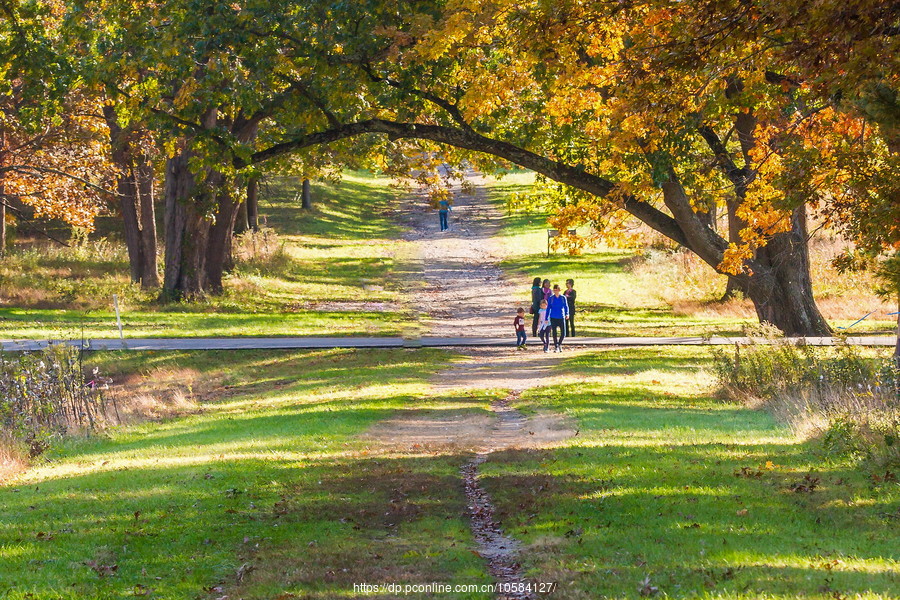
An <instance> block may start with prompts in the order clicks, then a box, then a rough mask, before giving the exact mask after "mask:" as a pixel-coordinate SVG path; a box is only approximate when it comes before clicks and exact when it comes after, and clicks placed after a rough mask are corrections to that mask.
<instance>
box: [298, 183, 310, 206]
mask: <svg viewBox="0 0 900 600" xmlns="http://www.w3.org/2000/svg"><path fill="white" fill-rule="evenodd" d="M301 190H302V191H301V192H300V199H301V200H300V207H301V208H303V209H305V210H310V209H312V196H311V194H310V189H309V179H304V180H303V187H302V188H301Z"/></svg>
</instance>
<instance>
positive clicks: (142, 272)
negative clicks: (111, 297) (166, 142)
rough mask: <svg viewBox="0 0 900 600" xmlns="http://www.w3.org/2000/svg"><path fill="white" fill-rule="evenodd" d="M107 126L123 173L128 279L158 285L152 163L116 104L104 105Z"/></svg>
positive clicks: (119, 185)
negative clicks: (121, 119) (136, 143)
mask: <svg viewBox="0 0 900 600" xmlns="http://www.w3.org/2000/svg"><path fill="white" fill-rule="evenodd" d="M103 116H104V117H105V119H106V124H107V126H108V127H109V137H110V145H111V147H112V159H113V162H114V163H115V165H116V166H117V167H118V168H119V169H120V171H121V172H122V175H121V176H120V177H119V181H118V182H117V184H116V191H117V193H118V196H119V209H120V210H121V212H122V225H123V232H124V234H125V246H126V247H127V248H128V264H129V268H130V271H131V281H133V282H135V283H140V284H141V287H143V288H145V289H146V288H153V287H158V286H159V267H158V264H157V258H156V244H157V239H156V214H155V207H154V201H155V198H154V192H153V188H154V186H153V166H152V165H151V164H150V161H149V159H148V158H147V157H146V156H145V155H144V154H143V153H142V152H140V151H139V150H138V151H136V150H135V148H134V145H133V144H132V142H131V139H130V138H131V136H132V134H133V133H134V132H133V131H131V130H126V129H122V127H120V126H119V122H118V118H117V115H116V111H115V108H114V107H113V106H109V105H107V106H104V107H103Z"/></svg>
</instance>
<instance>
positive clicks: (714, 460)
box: [484, 349, 900, 598]
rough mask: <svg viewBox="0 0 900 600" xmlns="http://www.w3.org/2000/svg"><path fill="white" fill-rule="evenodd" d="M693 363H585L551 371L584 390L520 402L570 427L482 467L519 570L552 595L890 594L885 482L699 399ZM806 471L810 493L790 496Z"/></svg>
mask: <svg viewBox="0 0 900 600" xmlns="http://www.w3.org/2000/svg"><path fill="white" fill-rule="evenodd" d="M706 364H707V359H706V358H705V357H704V356H702V355H701V356H697V355H696V350H685V349H661V350H656V351H651V352H648V351H645V350H623V351H611V352H606V353H599V354H592V355H585V356H582V357H578V358H573V359H570V360H568V361H567V364H566V365H565V368H566V369H567V370H568V371H570V372H571V373H573V374H574V375H576V376H578V377H581V378H589V383H580V384H578V385H570V386H564V387H560V388H559V389H553V390H550V389H540V390H532V391H530V392H527V393H525V394H523V395H522V397H521V400H520V404H521V406H520V408H521V409H522V410H524V411H534V410H552V411H558V412H561V413H565V414H567V415H569V416H570V417H571V418H572V419H574V421H575V423H576V424H577V425H576V426H577V427H578V428H579V434H578V436H577V437H576V438H574V439H573V441H572V443H571V444H570V445H568V446H567V447H564V448H559V449H557V450H546V451H532V452H515V451H510V452H506V453H504V454H501V455H496V456H494V457H492V458H491V459H490V460H489V461H488V462H487V463H486V464H485V465H484V472H485V486H486V487H487V488H488V490H489V491H490V492H491V493H492V495H493V497H494V498H495V500H496V501H497V504H498V507H499V516H500V519H501V520H502V521H503V523H504V525H505V527H506V529H507V531H508V532H509V533H510V534H512V535H513V536H514V537H516V538H518V539H520V540H522V541H523V542H524V543H525V544H526V547H527V548H528V552H527V553H526V555H525V558H524V564H525V566H526V568H527V570H528V573H529V574H530V575H531V576H533V577H536V578H539V579H541V580H544V581H546V580H550V581H554V580H556V581H558V582H559V584H560V586H561V589H562V590H563V592H562V597H566V598H637V597H640V596H641V594H640V592H639V590H640V589H641V588H644V591H645V593H650V591H651V590H650V587H655V588H658V590H659V592H658V594H659V596H663V597H674V598H798V597H803V598H837V597H841V598H845V597H854V598H889V597H894V593H895V592H896V590H897V589H900V587H898V586H900V562H898V561H900V547H898V546H897V543H896V541H897V536H896V521H897V518H898V515H900V513H898V510H900V485H898V484H897V483H896V480H894V482H893V483H883V482H880V483H876V482H877V481H878V480H877V479H876V478H873V475H879V473H869V472H867V471H866V470H865V469H861V468H859V466H858V465H856V464H853V463H848V462H843V461H840V460H832V459H830V457H828V456H826V455H824V454H823V453H822V451H821V448H820V446H819V445H818V444H817V443H816V442H815V441H812V442H804V441H802V440H799V439H796V438H795V437H794V436H792V435H791V433H790V432H789V431H788V430H787V428H786V427H784V426H782V425H780V424H778V423H776V422H775V421H774V420H773V418H772V417H771V416H770V415H768V414H767V413H765V412H762V411H754V410H749V409H746V408H743V407H741V406H735V405H731V404H724V403H721V402H719V401H716V400H714V399H712V398H710V397H709V396H707V395H706V393H707V392H706V390H708V389H709V388H710V384H711V381H710V380H709V378H704V377H703V376H702V375H699V376H698V368H700V367H703V366H704V365H706ZM807 474H811V477H813V478H817V480H818V482H817V483H818V485H817V487H816V488H815V489H814V490H813V491H812V492H804V491H800V492H797V491H793V489H792V486H796V485H803V484H804V483H805V481H804V478H805V477H806V475H807ZM883 474H884V473H880V475H883ZM794 489H795V488H794ZM647 578H649V579H647ZM645 581H649V583H647V584H645V583H643V582H645ZM645 585H647V586H650V587H645Z"/></svg>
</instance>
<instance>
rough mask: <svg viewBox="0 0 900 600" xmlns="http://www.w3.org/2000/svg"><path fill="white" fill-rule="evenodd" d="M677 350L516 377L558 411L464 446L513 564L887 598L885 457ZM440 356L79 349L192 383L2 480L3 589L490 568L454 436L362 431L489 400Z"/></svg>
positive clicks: (334, 578) (0, 592) (575, 590)
mask: <svg viewBox="0 0 900 600" xmlns="http://www.w3.org/2000/svg"><path fill="white" fill-rule="evenodd" d="M696 352H697V349H665V348H663V349H653V350H646V349H641V350H610V351H604V352H594V353H589V354H578V355H575V354H573V355H571V356H569V357H567V359H566V360H565V361H564V363H563V364H562V365H561V367H560V370H561V372H562V373H564V374H565V381H567V382H568V383H564V384H561V385H560V386H558V387H554V388H538V389H533V390H530V391H527V392H525V393H523V394H522V396H521V397H520V399H519V400H518V405H519V408H520V409H521V410H523V411H524V412H526V413H531V412H535V411H548V410H549V411H554V412H558V413H561V414H564V415H567V416H568V417H569V418H570V419H571V421H572V423H573V424H574V426H575V428H576V429H577V430H578V433H577V435H576V436H575V437H573V438H570V439H569V440H566V441H564V442H563V443H562V446H561V447H558V448H554V449H546V450H530V451H515V450H510V451H506V452H502V453H497V454H494V455H492V456H491V458H490V459H489V460H488V461H487V462H486V463H485V464H484V465H482V472H483V474H484V475H483V477H482V483H483V485H484V486H485V487H486V488H487V489H488V490H489V491H490V492H491V494H492V495H493V497H494V500H495V503H496V504H497V507H498V518H499V519H500V521H501V522H502V524H503V526H504V528H505V530H506V532H507V533H508V534H511V535H513V536H514V537H516V538H518V539H519V540H521V541H522V542H523V553H522V555H521V557H520V558H521V562H522V564H523V566H524V568H525V570H526V574H527V575H528V576H529V577H530V578H532V579H533V580H538V581H544V582H557V583H558V584H559V589H558V590H557V591H556V592H555V594H554V595H553V596H552V597H557V598H639V597H650V596H655V597H672V598H704V597H709V598H785V599H787V598H796V597H804V598H823V599H824V598H835V597H841V598H844V597H848V598H855V597H861V598H891V597H895V593H896V590H898V589H900V563H898V560H900V547H898V544H897V535H896V531H897V520H898V518H900V517H898V515H900V486H898V484H897V482H896V477H894V478H891V477H890V476H886V473H885V472H884V469H881V470H879V469H876V468H875V467H869V466H860V465H857V464H855V463H853V462H851V461H849V460H845V459H843V458H841V457H834V456H829V455H827V454H824V453H823V452H822V451H821V449H820V448H821V446H820V444H818V443H817V442H814V441H813V442H804V441H801V440H799V439H797V438H796V437H794V436H793V435H792V434H791V433H790V431H789V430H788V429H786V428H785V427H783V426H781V425H779V424H778V423H776V422H775V421H774V420H773V418H772V417H771V416H770V415H768V414H767V413H765V412H763V411H755V410H748V409H746V408H743V407H740V406H735V405H731V404H724V403H721V402H719V401H717V400H714V399H713V398H711V397H710V395H709V391H710V388H711V383H712V382H711V378H710V376H709V375H707V374H705V371H704V369H705V367H706V366H707V365H708V362H709V361H708V358H707V357H706V356H704V355H697V354H696ZM455 360H456V358H455V356H454V355H453V354H451V353H449V352H445V351H438V350H422V349H419V350H401V349H397V350H359V351H354V350H330V351H309V352H265V353H259V352H235V353H165V354H159V353H148V354H116V353H108V354H103V355H99V356H96V357H95V358H94V359H92V361H93V362H96V363H98V364H100V365H101V366H103V367H104V370H105V371H107V372H109V371H110V370H113V371H114V372H115V373H116V374H117V375H116V377H117V378H118V377H119V376H120V375H122V374H125V373H128V372H140V373H143V374H144V376H146V377H155V376H156V375H154V374H155V373H158V372H164V371H165V370H166V369H172V370H173V371H175V372H185V371H188V370H190V371H192V372H196V373H199V374H201V375H202V376H204V377H206V378H207V379H209V380H210V381H212V384H207V385H205V386H204V390H205V391H204V394H205V396H206V397H207V398H208V400H207V402H205V403H203V404H201V405H200V407H199V408H198V410H197V411H195V414H191V415H188V416H184V417H181V418H177V419H171V420H166V421H163V422H153V423H145V424H143V425H136V426H131V427H123V428H121V429H117V430H113V431H110V432H108V433H107V434H104V435H102V436H98V437H95V438H93V439H82V440H78V441H73V442H71V443H69V444H67V445H64V446H62V447H59V448H57V449H55V450H54V451H52V452H51V453H50V454H49V455H47V456H46V457H44V458H43V459H41V460H40V461H39V462H38V464H37V465H36V466H35V467H34V468H33V469H32V470H30V471H29V472H27V473H25V474H24V475H22V476H21V477H20V478H19V479H17V480H15V481H11V482H7V483H6V484H5V485H4V486H2V487H0V556H2V561H0V597H4V598H15V599H22V600H24V599H25V598H40V599H55V598H66V599H69V598H72V599H74V598H122V597H132V596H136V597H148V598H171V599H176V598H179V599H180V598H201V599H205V598H210V599H211V598H221V597H223V596H227V597H229V598H244V599H256V598H259V599H262V598H282V599H284V598H347V597H361V596H360V594H358V593H354V591H353V584H354V583H408V584H416V583H429V582H438V583H447V584H480V583H487V582H490V581H491V579H490V577H489V575H488V574H487V572H486V570H485V567H484V564H483V562H482V560H481V559H480V558H479V557H478V556H477V555H476V554H475V553H474V552H473V549H474V546H473V540H472V537H471V533H470V531H469V529H468V523H467V521H466V517H465V504H466V501H465V497H464V495H463V486H462V482H461V478H460V474H459V468H460V466H461V465H462V464H464V462H465V461H466V460H468V458H469V455H468V454H466V453H464V452H446V453H428V452H417V451H416V450H415V449H414V448H410V447H409V446H407V445H404V444H403V442H402V440H397V441H396V443H397V447H396V448H393V449H391V448H389V447H388V448H387V449H385V448H384V447H383V446H380V445H378V444H376V443H373V442H372V440H370V439H368V438H367V437H366V436H365V435H364V434H365V432H366V430H367V429H368V428H369V427H370V426H371V425H372V424H374V423H376V422H378V421H380V420H383V419H385V418H388V417H390V416H394V415H397V414H398V413H401V412H402V411H407V410H414V411H416V410H420V409H429V410H431V411H435V412H437V413H440V411H453V412H457V413H459V412H467V413H472V414H485V412H486V411H487V410H488V404H489V401H490V398H492V397H497V396H498V395H499V394H502V392H499V391H493V392H491V393H472V392H467V393H462V394H460V393H435V392H434V391H433V390H431V389H430V388H429V386H428V383H427V382H428V379H429V378H430V377H431V376H432V375H433V374H435V373H438V372H440V371H441V370H442V369H445V368H448V367H449V366H450V365H451V364H452V363H453V362H454V361H455ZM396 596H397V595H387V596H380V597H396ZM372 597H379V596H372ZM410 597H434V596H428V595H419V596H416V595H412V596H410ZM452 597H466V598H491V597H493V596H492V595H491V594H479V593H471V594H466V595H460V596H452Z"/></svg>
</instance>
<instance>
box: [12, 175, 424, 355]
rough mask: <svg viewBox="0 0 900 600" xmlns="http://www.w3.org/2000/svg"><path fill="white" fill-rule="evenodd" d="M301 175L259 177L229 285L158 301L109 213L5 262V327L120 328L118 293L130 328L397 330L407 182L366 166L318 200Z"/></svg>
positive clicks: (50, 333) (63, 332)
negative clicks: (87, 234) (138, 277)
mask: <svg viewBox="0 0 900 600" xmlns="http://www.w3.org/2000/svg"><path fill="white" fill-rule="evenodd" d="M298 188H299V181H298V180H295V179H287V178H282V179H276V180H274V181H272V182H270V183H269V184H268V185H265V186H263V189H262V191H261V194H260V195H261V200H260V212H261V222H262V223H263V225H264V228H263V231H262V232H261V233H259V234H256V235H250V234H248V235H247V236H245V237H244V238H242V239H240V240H238V242H237V247H236V258H237V269H236V270H235V272H233V273H232V274H231V275H229V276H228V277H227V279H226V281H225V286H226V292H225V294H223V295H221V296H210V297H208V298H206V299H203V300H199V301H194V302H183V303H176V304H168V305H160V304H158V303H156V301H155V293H154V292H144V291H142V290H141V289H140V288H139V287H138V286H135V285H133V284H131V283H130V282H129V280H128V262H127V256H126V254H125V250H124V247H123V246H122V244H121V243H120V242H118V241H116V239H117V237H116V236H117V235H118V232H117V231H116V230H115V223H114V222H113V220H112V219H110V218H107V219H101V220H100V221H99V222H98V232H97V234H95V235H94V236H92V238H91V239H90V240H88V241H86V242H82V243H80V244H79V245H77V246H76V247H73V248H54V247H47V246H46V245H40V246H28V245H23V246H21V247H19V248H17V249H15V250H14V251H13V252H11V253H10V254H9V255H8V256H6V257H4V259H3V260H2V261H0V300H2V304H0V336H2V337H11V338H17V337H23V338H29V337H30V338H47V337H62V338H78V337H80V336H81V335H82V331H83V332H84V335H85V336H87V337H97V338H109V337H117V336H118V332H117V329H116V321H115V315H114V312H113V301H112V296H113V294H116V295H117V296H118V298H119V303H120V308H121V310H122V315H123V327H124V330H125V333H126V335H130V336H134V337H140V336H151V337H169V336H213V335H254V336H271V335H276V336H277V335H326V334H334V333H338V332H340V333H342V334H345V335H396V334H398V332H399V331H400V330H401V329H402V327H403V326H404V323H406V322H407V321H408V320H409V318H410V317H409V315H408V314H407V311H406V310H405V308H404V307H403V306H401V305H400V304H399V303H398V298H399V294H398V290H399V289H400V287H401V283H400V277H399V276H398V274H397V272H396V267H397V265H396V261H395V258H394V257H395V255H396V252H397V249H398V247H399V246H400V245H402V243H401V242H398V241H397V240H396V238H397V237H398V236H399V231H400V229H399V227H398V225H397V224H396V222H395V220H394V219H393V217H392V215H393V211H394V210H395V209H396V202H397V199H398V198H399V196H400V195H401V193H402V192H401V191H400V190H398V189H396V188H393V187H391V186H390V181H389V180H388V179H384V178H377V177H374V176H372V175H370V174H367V173H362V172H360V173H348V174H346V175H345V177H344V179H343V180H342V181H341V182H340V183H339V184H314V185H313V200H314V204H313V209H312V210H310V211H304V210H302V209H301V208H300V202H299V200H298V199H297V198H296V193H297V190H298Z"/></svg>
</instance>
